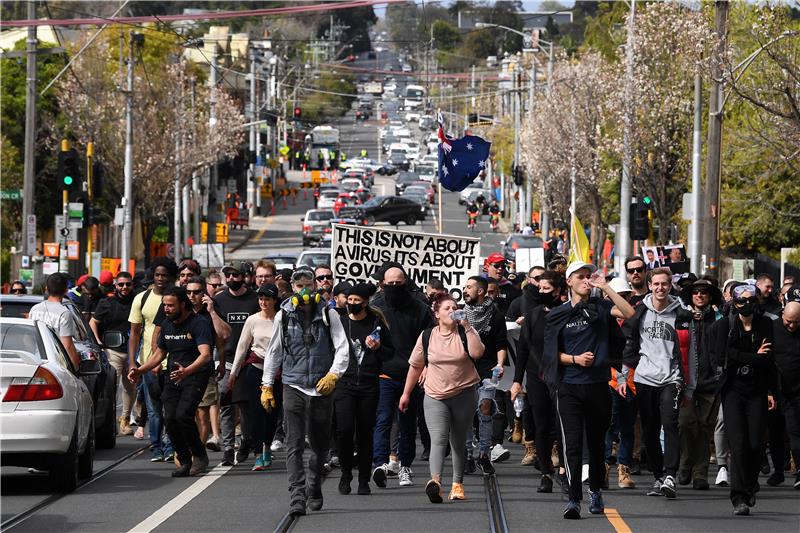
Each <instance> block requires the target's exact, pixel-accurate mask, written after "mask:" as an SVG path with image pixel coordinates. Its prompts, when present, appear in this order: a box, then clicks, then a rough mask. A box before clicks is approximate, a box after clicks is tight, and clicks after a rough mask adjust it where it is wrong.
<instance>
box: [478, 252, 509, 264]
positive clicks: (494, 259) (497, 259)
mask: <svg viewBox="0 0 800 533" xmlns="http://www.w3.org/2000/svg"><path fill="white" fill-rule="evenodd" d="M497 263H503V264H505V263H508V260H507V259H506V258H505V257H504V256H503V254H498V253H497V252H495V253H493V254H492V255H490V256H489V257H487V258H486V260H485V261H484V262H483V266H488V265H494V264H497Z"/></svg>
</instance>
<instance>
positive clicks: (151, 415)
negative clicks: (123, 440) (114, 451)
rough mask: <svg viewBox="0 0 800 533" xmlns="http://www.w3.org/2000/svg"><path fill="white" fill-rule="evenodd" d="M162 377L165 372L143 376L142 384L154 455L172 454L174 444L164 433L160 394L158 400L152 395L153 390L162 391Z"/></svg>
mask: <svg viewBox="0 0 800 533" xmlns="http://www.w3.org/2000/svg"><path fill="white" fill-rule="evenodd" d="M162 375H163V371H162V372H160V373H158V374H153V373H152V372H145V373H144V374H142V383H144V387H145V394H144V401H145V405H146V406H147V417H148V424H149V426H148V429H149V430H150V451H151V452H153V455H156V454H158V453H161V454H162V455H169V454H171V453H172V442H170V440H169V436H167V434H166V433H164V403H163V402H162V401H161V395H160V394H159V395H158V398H153V394H150V389H151V388H154V389H155V390H162V387H161V386H160V383H161V376H162Z"/></svg>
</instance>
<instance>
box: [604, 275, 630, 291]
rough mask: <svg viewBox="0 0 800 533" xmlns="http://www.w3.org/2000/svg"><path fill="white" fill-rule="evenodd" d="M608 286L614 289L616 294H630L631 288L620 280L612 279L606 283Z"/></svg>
mask: <svg viewBox="0 0 800 533" xmlns="http://www.w3.org/2000/svg"><path fill="white" fill-rule="evenodd" d="M608 286H609V287H611V288H612V289H614V292H616V293H617V294H619V293H622V292H631V286H630V284H628V282H627V281H625V280H624V279H622V278H614V279H612V280H611V281H609V282H608Z"/></svg>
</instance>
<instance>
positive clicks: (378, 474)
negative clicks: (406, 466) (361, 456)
mask: <svg viewBox="0 0 800 533" xmlns="http://www.w3.org/2000/svg"><path fill="white" fill-rule="evenodd" d="M388 468H389V465H387V464H382V465H381V466H376V467H375V470H373V471H372V481H373V483H375V485H377V486H378V487H380V488H382V489H384V488H386V470H388Z"/></svg>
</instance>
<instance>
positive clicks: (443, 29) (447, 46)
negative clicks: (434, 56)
mask: <svg viewBox="0 0 800 533" xmlns="http://www.w3.org/2000/svg"><path fill="white" fill-rule="evenodd" d="M433 42H434V43H435V46H436V48H437V49H440V50H454V49H455V48H457V47H458V45H460V44H461V33H460V32H459V31H458V27H456V25H455V24H453V23H451V22H448V21H446V20H437V21H436V22H434V23H433Z"/></svg>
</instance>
